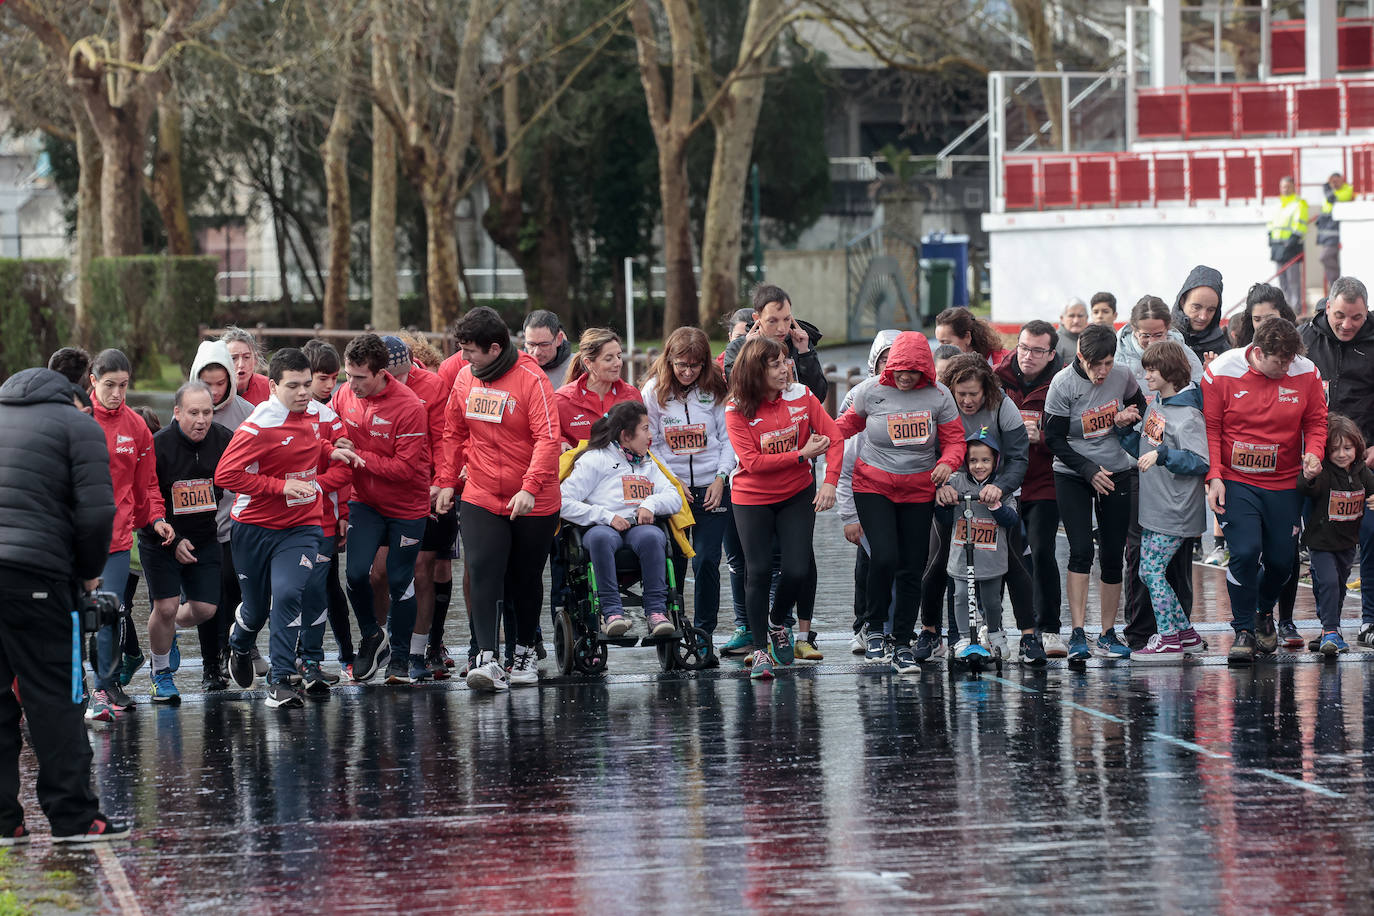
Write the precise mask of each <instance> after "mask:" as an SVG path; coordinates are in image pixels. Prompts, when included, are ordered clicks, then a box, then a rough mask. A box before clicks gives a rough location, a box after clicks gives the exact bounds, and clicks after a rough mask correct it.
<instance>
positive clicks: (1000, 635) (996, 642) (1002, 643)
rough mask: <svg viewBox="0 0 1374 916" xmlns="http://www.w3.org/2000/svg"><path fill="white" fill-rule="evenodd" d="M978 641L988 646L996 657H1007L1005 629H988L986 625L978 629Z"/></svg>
mask: <svg viewBox="0 0 1374 916" xmlns="http://www.w3.org/2000/svg"><path fill="white" fill-rule="evenodd" d="M978 635H979V640H978V641H979V642H981V643H982V644H983V645H985V646H987V647H988V651H989V652H991V653H992V654H993V655H994V656H996V657H997V658H1002V659H1005V658H1009V657H1010V656H1009V655H1008V654H1007V633H1006V631H1005V630H989V629H988V628H987V627H986V626H984V627H981V628H980V629H979V631H978Z"/></svg>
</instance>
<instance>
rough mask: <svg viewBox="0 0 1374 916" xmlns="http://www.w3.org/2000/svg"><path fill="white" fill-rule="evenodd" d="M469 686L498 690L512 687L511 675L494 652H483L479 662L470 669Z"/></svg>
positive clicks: (475, 688)
mask: <svg viewBox="0 0 1374 916" xmlns="http://www.w3.org/2000/svg"><path fill="white" fill-rule="evenodd" d="M468 687H470V688H472V689H473V690H490V691H492V692H498V691H501V690H509V689H510V677H509V675H507V674H506V669H505V668H503V667H502V666H501V663H500V662H498V661H497V660H496V659H495V657H494V654H493V653H491V652H483V653H482V655H481V656H480V657H479V658H478V659H477V663H476V664H475V665H473V666H472V668H471V670H469V671H468Z"/></svg>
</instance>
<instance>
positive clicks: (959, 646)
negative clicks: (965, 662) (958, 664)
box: [954, 636, 973, 658]
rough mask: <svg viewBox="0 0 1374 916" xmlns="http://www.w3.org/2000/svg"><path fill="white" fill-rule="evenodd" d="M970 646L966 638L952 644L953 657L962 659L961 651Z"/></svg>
mask: <svg viewBox="0 0 1374 916" xmlns="http://www.w3.org/2000/svg"><path fill="white" fill-rule="evenodd" d="M971 645H973V643H972V641H971V640H970V639H969V638H968V637H967V636H965V637H963V638H962V639H960V640H959V641H958V642H956V643H955V644H954V657H955V658H963V657H964V656H963V651H964V650H965V649H967V648H968V647H969V646H971Z"/></svg>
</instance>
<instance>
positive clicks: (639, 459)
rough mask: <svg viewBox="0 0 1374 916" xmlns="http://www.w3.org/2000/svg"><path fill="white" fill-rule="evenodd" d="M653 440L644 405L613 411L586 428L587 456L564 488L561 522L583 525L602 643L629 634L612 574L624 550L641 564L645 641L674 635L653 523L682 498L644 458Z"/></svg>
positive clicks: (661, 539)
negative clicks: (593, 575) (618, 554)
mask: <svg viewBox="0 0 1374 916" xmlns="http://www.w3.org/2000/svg"><path fill="white" fill-rule="evenodd" d="M651 438H652V436H651V433H650V431H649V412H648V410H647V409H646V408H645V407H644V404H643V403H641V402H640V401H622V402H621V403H619V404H616V405H615V406H613V407H612V408H611V409H610V410H609V411H608V412H607V413H606V415H605V416H604V417H602V418H601V419H599V420H597V421H596V423H594V424H593V425H592V431H591V437H590V438H589V439H588V440H587V447H586V450H585V451H583V452H582V453H581V454H579V455H578V456H577V459H576V460H575V462H574V464H573V469H572V473H570V474H569V475H568V476H567V478H566V479H564V481H563V485H562V486H563V508H562V510H561V514H562V516H563V519H564V520H565V521H567V522H570V523H572V524H574V525H585V526H589V527H588V528H587V532H586V534H585V535H583V537H582V545H583V547H584V548H585V549H586V551H587V554H588V555H589V556H590V557H591V560H592V569H593V570H594V571H595V573H596V590H597V597H598V599H599V602H600V605H601V615H602V619H601V631H602V632H603V633H605V634H606V635H607V636H624V635H625V633H626V632H627V631H628V630H629V629H630V621H629V620H628V619H627V618H626V616H625V609H624V606H623V605H622V604H621V601H620V590H619V589H618V588H617V579H616V571H615V552H616V551H617V550H618V549H619V548H621V547H622V546H623V547H629V548H630V549H631V550H632V551H634V552H635V554H636V555H637V556H638V557H639V569H640V574H641V576H642V577H643V584H644V619H645V621H646V622H647V624H648V628H649V635H650V636H666V635H668V634H670V633H672V632H673V623H672V621H671V620H669V619H668V615H667V613H666V611H667V602H668V585H667V581H666V567H667V564H666V562H665V559H664V558H665V557H666V556H667V551H668V538H667V535H666V534H664V532H663V529H662V528H660V527H658V526H657V525H655V524H654V517H655V516H659V515H672V514H673V513H674V512H677V511H678V510H679V509H680V508H682V497H681V496H680V495H679V494H678V491H677V488H676V487H675V486H673V482H672V481H671V480H669V479H668V477H667V476H666V475H665V474H664V473H663V472H662V471H661V470H659V468H658V465H657V464H655V463H654V460H653V458H651V457H649V443H650V441H651Z"/></svg>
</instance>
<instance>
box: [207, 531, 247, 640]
mask: <svg viewBox="0 0 1374 916" xmlns="http://www.w3.org/2000/svg"><path fill="white" fill-rule="evenodd" d="M219 546H220V565H219V607H217V608H215V615H214V616H213V617H211V618H210V619H209V620H206V621H203V622H201V623H198V624H196V635H198V636H199V637H200V657H201V658H202V659H204V660H206V664H210V661H209V660H210V659H214V660H215V664H218V663H219V658H220V656H221V655H222V654H223V652H224V650H225V649H226V648H227V647H228V645H229V624H231V623H233V620H234V612H235V611H236V610H237V609H238V606H239V602H240V601H242V600H243V592H242V590H241V589H240V588H239V577H238V573H237V571H235V569H234V551H233V548H231V547H230V546H229V542H228V541H225V542H224V543H222V544H220V545H219Z"/></svg>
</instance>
